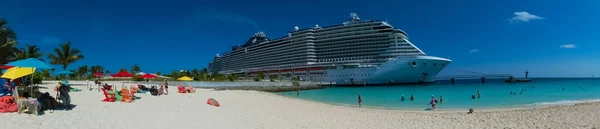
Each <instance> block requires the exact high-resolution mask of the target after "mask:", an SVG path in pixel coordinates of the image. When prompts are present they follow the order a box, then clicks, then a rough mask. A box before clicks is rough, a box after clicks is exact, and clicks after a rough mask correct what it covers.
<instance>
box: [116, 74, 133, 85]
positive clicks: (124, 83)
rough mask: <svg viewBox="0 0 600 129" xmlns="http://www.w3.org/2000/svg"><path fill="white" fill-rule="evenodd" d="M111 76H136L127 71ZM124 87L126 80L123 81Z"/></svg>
mask: <svg viewBox="0 0 600 129" xmlns="http://www.w3.org/2000/svg"><path fill="white" fill-rule="evenodd" d="M110 76H112V77H133V76H135V75H133V74H131V73H129V72H127V71H121V72H118V73H116V74H111V75H110ZM123 85H125V80H123Z"/></svg>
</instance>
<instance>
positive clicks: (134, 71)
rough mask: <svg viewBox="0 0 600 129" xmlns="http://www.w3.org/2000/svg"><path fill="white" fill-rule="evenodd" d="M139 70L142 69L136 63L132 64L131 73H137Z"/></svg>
mask: <svg viewBox="0 0 600 129" xmlns="http://www.w3.org/2000/svg"><path fill="white" fill-rule="evenodd" d="M140 71H142V70H141V69H140V66H138V65H137V64H134V65H133V66H131V73H133V74H137V73H138V72H140Z"/></svg>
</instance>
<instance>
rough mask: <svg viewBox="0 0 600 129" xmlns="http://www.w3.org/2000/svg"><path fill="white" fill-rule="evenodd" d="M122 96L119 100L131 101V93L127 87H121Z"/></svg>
mask: <svg viewBox="0 0 600 129" xmlns="http://www.w3.org/2000/svg"><path fill="white" fill-rule="evenodd" d="M120 95H121V96H122V98H121V101H123V102H128V103H131V102H132V101H133V95H132V94H131V92H129V89H127V88H123V89H121V94H120Z"/></svg>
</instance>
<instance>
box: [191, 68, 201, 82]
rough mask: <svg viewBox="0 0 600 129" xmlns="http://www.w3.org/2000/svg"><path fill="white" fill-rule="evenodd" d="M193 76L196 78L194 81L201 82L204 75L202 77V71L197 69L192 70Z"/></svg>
mask: <svg viewBox="0 0 600 129" xmlns="http://www.w3.org/2000/svg"><path fill="white" fill-rule="evenodd" d="M191 75H192V77H194V80H201V76H202V75H200V70H198V69H196V68H194V69H192V72H191Z"/></svg>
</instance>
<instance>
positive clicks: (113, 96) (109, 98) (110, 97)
mask: <svg viewBox="0 0 600 129" xmlns="http://www.w3.org/2000/svg"><path fill="white" fill-rule="evenodd" d="M102 92H104V97H105V98H104V100H102V102H114V101H115V100H116V99H117V98H116V94H111V93H108V91H106V89H104V88H102Z"/></svg>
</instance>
